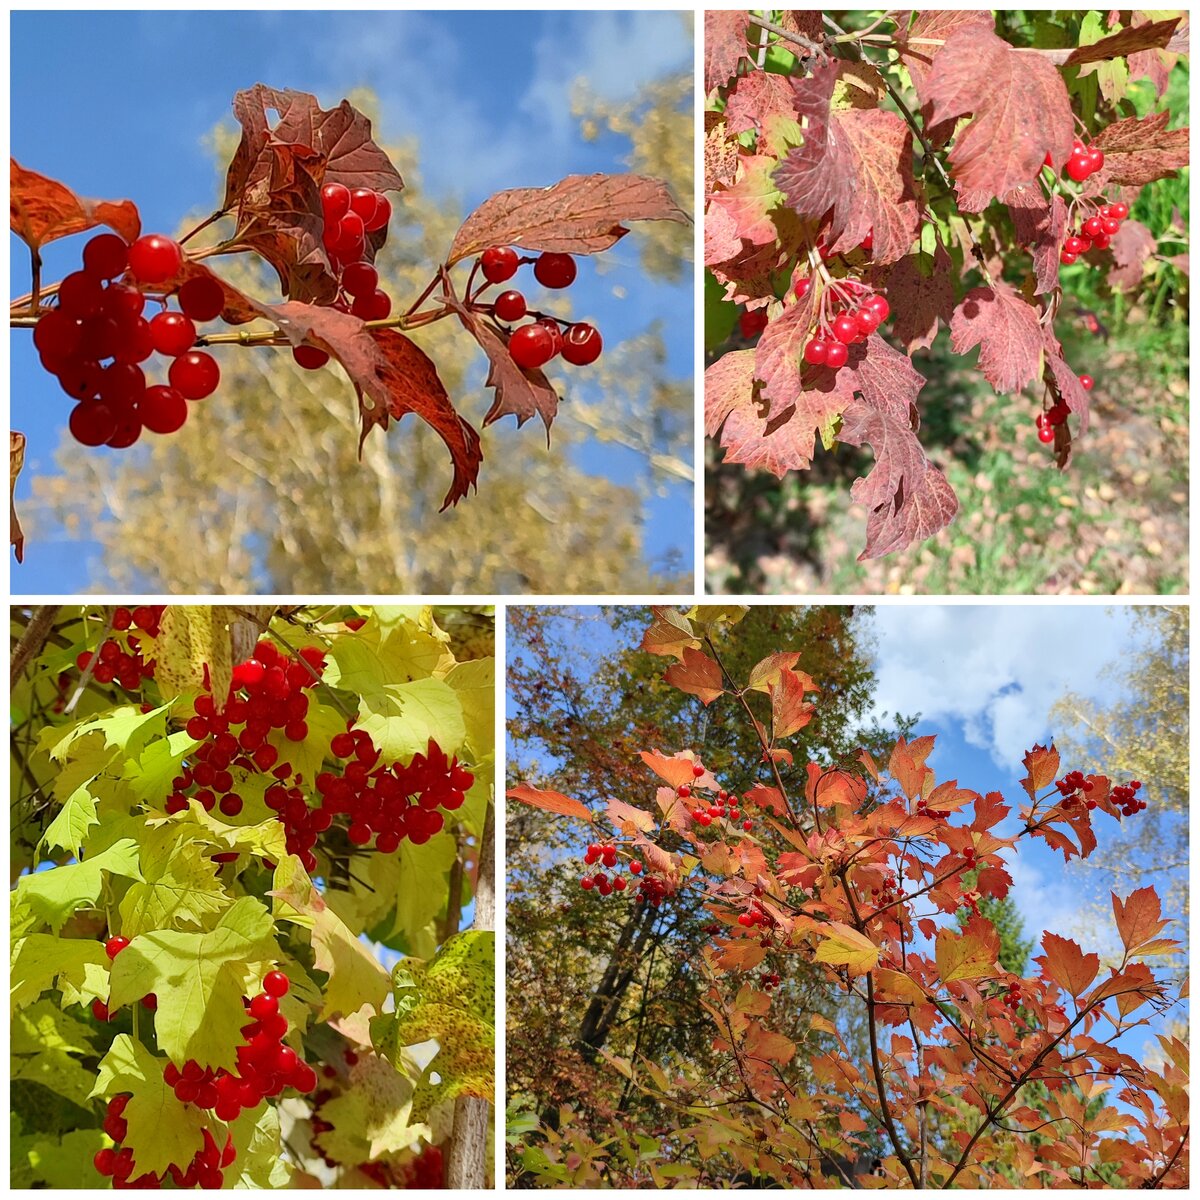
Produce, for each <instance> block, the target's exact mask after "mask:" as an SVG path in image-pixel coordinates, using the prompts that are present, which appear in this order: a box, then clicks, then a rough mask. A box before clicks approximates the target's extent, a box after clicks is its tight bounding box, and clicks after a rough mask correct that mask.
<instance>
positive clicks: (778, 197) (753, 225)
mask: <svg viewBox="0 0 1200 1200" xmlns="http://www.w3.org/2000/svg"><path fill="white" fill-rule="evenodd" d="M775 161H776V160H775V159H774V158H771V157H770V156H768V155H751V154H743V155H742V156H741V157H740V158H739V160H738V165H737V172H736V174H735V177H734V182H733V183H731V184H730V185H729V186H728V187H722V188H719V189H717V190H716V191H715V192H714V193H713V194H712V196H711V197H710V198H709V204H708V212H707V215H706V218H705V219H706V220H711V221H714V222H716V228H718V229H723V228H730V227H732V233H731V234H729V235H727V236H728V237H736V238H737V239H738V240H739V241H746V242H749V243H750V244H751V245H753V246H769V245H772V244H773V243H774V242H775V241H776V240H777V233H776V229H775V220H774V213H775V211H776V209H777V208H778V206H779V204H780V202H781V201H782V199H783V197H782V194H781V193H780V191H779V189H778V187H776V185H775V175H774V172H775ZM721 212H724V213H725V215H726V217H727V218H728V220H727V221H726V222H725V223H722V222H721V219H720V215H719V214H720V213H721ZM729 244H731V243H730V242H723V243H722V245H721V249H725V247H726V246H727V245H729Z"/></svg>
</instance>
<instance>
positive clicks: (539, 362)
mask: <svg viewBox="0 0 1200 1200" xmlns="http://www.w3.org/2000/svg"><path fill="white" fill-rule="evenodd" d="M508 352H509V354H511V355H512V358H513V362H515V363H516V364H517V366H518V367H524V368H525V369H526V370H534V369H536V368H537V367H543V366H545V365H546V363H548V362H549V361H550V360H551V358H553V357H554V338H553V337H552V336H551V334H550V331H549V330H548V329H546V327H545V326H544V325H539V324H534V325H522V326H521V328H520V329H518V330H516V331H515V332H514V333H513V335H512V337H511V338H509V341H508Z"/></svg>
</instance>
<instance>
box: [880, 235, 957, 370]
mask: <svg viewBox="0 0 1200 1200" xmlns="http://www.w3.org/2000/svg"><path fill="white" fill-rule="evenodd" d="M887 294H888V297H889V303H890V304H891V306H892V335H893V337H895V338H896V340H897V341H899V342H901V343H902V344H903V345H904V347H905V348H906V349H907V350H908V351H909V352H910V353H911V352H912V351H913V350H916V349H925V350H927V349H928V348H929V347H930V346H932V345H933V340H934V338H936V337H937V332H938V322H939V321H940V322H942V323H943V324H945V325H948V324H949V323H950V318H951V316H952V315H953V313H954V283H953V278H952V275H951V263H950V255H948V254H947V253H946V251H945V248H944V247H943V246H941V245H940V244H939V246H938V247H937V249H936V250H935V251H934V252H933V255H932V256H930V255H927V254H908V255H905V256H904V257H903V258H901V259H899V260H898V261H897V262H896V263H895V264H893V266H892V269H891V271H890V273H889V274H888V277H887Z"/></svg>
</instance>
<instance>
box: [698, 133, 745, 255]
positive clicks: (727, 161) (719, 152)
mask: <svg viewBox="0 0 1200 1200" xmlns="http://www.w3.org/2000/svg"><path fill="white" fill-rule="evenodd" d="M739 157H740V154H739V146H738V143H737V142H736V141H735V140H734V139H733V138H732V137H730V131H729V125H728V123H727V122H726V120H725V114H724V113H715V112H706V113H705V114H704V190H705V192H706V193H708V192H711V191H712V190H713V189H714V188H715V187H716V186H717V184H719V183H732V182H733V178H734V176H735V175H736V174H737V164H738V158H739ZM704 233H705V239H706V240H707V237H708V223H707V220H706V221H705V230H704ZM737 249H738V248H737V247H736V246H735V247H733V248H732V249H730V250H729V251H728V252H727V253H728V254H729V255H732V254H736V253H737ZM716 261H720V260H719V259H718V260H716Z"/></svg>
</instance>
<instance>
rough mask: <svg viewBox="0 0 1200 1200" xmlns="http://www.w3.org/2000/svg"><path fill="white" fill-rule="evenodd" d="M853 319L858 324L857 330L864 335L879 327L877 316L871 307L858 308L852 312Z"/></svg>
mask: <svg viewBox="0 0 1200 1200" xmlns="http://www.w3.org/2000/svg"><path fill="white" fill-rule="evenodd" d="M854 320H855V323H856V324H857V325H858V332H859V333H861V334H863V335H864V336H866V335H868V334H872V333H874V332H875V330H876V329H878V328H879V317H878V315H877V314H876V312H875V310H874V309H871V308H860V309H859V310H858V312H856V313H855V314H854Z"/></svg>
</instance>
